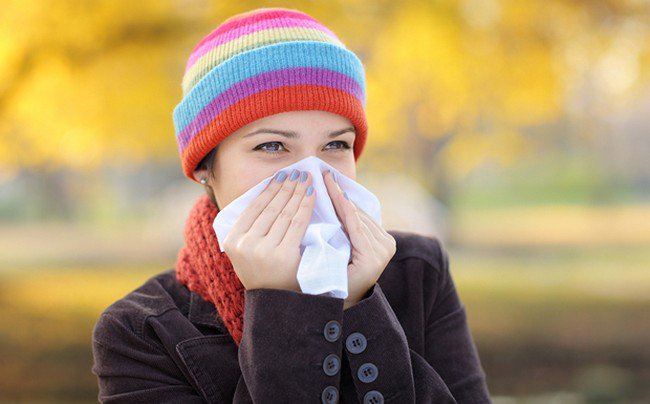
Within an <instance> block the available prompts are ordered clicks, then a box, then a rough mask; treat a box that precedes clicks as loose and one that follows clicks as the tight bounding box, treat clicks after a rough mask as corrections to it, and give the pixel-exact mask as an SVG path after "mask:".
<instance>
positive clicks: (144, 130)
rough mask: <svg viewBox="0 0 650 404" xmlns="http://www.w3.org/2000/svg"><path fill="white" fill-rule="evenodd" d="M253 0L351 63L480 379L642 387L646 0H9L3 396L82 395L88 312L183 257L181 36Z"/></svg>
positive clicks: (539, 391) (384, 175)
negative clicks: (452, 293)
mask: <svg viewBox="0 0 650 404" xmlns="http://www.w3.org/2000/svg"><path fill="white" fill-rule="evenodd" d="M264 6H284V7H293V8H298V9H300V10H302V11H305V12H307V13H309V14H311V15H313V16H314V17H316V18H317V19H319V20H320V21H322V22H323V23H324V24H325V25H327V26H328V27H330V28H331V29H332V30H333V31H334V32H336V33H337V34H338V36H339V37H340V38H341V39H342V40H343V42H344V43H345V44H346V46H347V47H348V48H350V49H351V50H353V51H354V52H355V53H356V54H357V55H359V57H360V58H361V59H362V61H363V62H364V64H365V66H366V73H367V88H368V105H367V114H368V119H369V125H370V131H369V138H368V143H367V145H366V148H365V150H364V153H363V155H362V156H361V158H360V159H359V161H358V166H357V170H358V178H357V180H358V181H359V182H360V183H361V184H363V185H364V186H366V187H367V188H369V189H370V190H371V191H373V192H374V193H375V194H376V195H377V196H378V197H379V199H380V201H381V202H382V210H383V221H384V225H385V228H386V229H388V230H390V229H395V230H409V231H415V232H419V233H422V234H428V235H434V236H436V237H439V238H440V239H441V240H442V241H443V243H444V244H445V246H446V247H447V249H448V250H449V253H450V266H451V271H452V275H453V277H454V280H455V282H456V285H457V288H458V290H459V292H460V295H461V299H462V300H463V302H464V304H465V305H466V308H467V312H468V316H469V323H470V327H471V330H472V334H473V336H474V340H475V342H476V344H477V347H478V350H479V354H480V357H481V362H482V364H483V367H484V369H485V371H486V373H487V381H488V386H489V388H490V392H491V393H492V395H493V398H494V401H495V402H498V403H518V402H526V403H528V402H531V403H533V402H534V403H547V402H553V403H583V402H594V403H595V402H622V403H626V402H627V403H637V402H647V401H645V400H647V399H648V398H649V397H650V348H649V345H648V342H649V341H650V136H649V134H648V132H649V130H650V40H649V39H650V2H649V1H647V0H589V1H577V0H545V1H533V0H531V1H521V0H464V1H452V0H438V1H433V0H429V1H415V0H412V1H411V0H409V1H396V0H390V1H389V0H346V1H342V0H338V1H333V0H328V1H285V2H262V1H246V0H239V1H236V2H235V1H217V0H210V1H208V0H176V1H169V0H149V1H144V0H140V1H117V0H94V1H90V0H88V1H73V0H47V1H46V0H40V1H38V0H33V1H25V0H2V1H1V2H0V61H1V62H0V358H1V359H0V363H1V365H0V400H2V401H19V400H27V401H30V402H34V401H39V400H42V401H50V400H54V401H66V402H67V401H79V402H93V401H95V400H96V396H97V387H96V380H95V377H94V375H92V374H91V373H90V367H91V365H92V355H91V345H90V341H91V331H92V327H93V325H94V323H95V321H96V319H97V317H98V315H99V314H100V313H101V311H102V310H103V309H104V308H106V307H107V306H108V305H109V304H110V303H112V302H113V301H115V300H117V299H118V298H120V297H122V296H124V295H125V294H126V293H128V292H129V291H131V290H132V289H134V288H135V287H137V286H138V285H140V284H141V283H142V282H144V281H145V280H146V279H147V278H149V277H150V276H152V275H153V274H156V273H159V272H162V271H163V270H166V269H169V268H172V267H173V266H174V263H175V258H176V253H177V251H178V249H179V248H180V247H181V246H182V245H183V225H184V222H185V218H186V217H187V213H188V209H189V207H190V206H191V204H192V203H193V201H194V200H195V199H196V198H197V197H198V196H199V195H201V193H202V192H203V189H202V188H201V187H200V186H199V185H198V184H195V183H193V182H192V181H190V180H188V179H187V178H185V177H184V176H183V175H182V171H181V166H180V160H179V156H178V149H177V144H176V141H175V140H174V128H173V123H172V110H173V108H174V106H175V105H176V104H177V103H178V102H179V101H180V99H181V96H182V92H181V84H180V83H181V77H182V74H183V70H184V67H185V62H186V60H187V57H188V56H189V53H190V51H191V50H192V48H193V47H194V45H195V44H196V43H197V42H198V41H199V40H200V39H201V38H202V37H203V36H205V35H206V34H207V33H208V32H210V31H211V30H212V29H213V28H214V27H216V26H217V25H218V24H219V23H220V22H222V21H223V20H224V19H225V18H227V17H229V16H231V15H233V14H235V13H239V12H243V11H247V10H249V9H252V8H256V7H264Z"/></svg>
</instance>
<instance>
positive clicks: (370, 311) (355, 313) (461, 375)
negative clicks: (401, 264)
mask: <svg viewBox="0 0 650 404" xmlns="http://www.w3.org/2000/svg"><path fill="white" fill-rule="evenodd" d="M436 244H437V245H438V247H436V248H440V251H439V257H440V265H438V268H439V269H438V270H437V272H436V276H431V277H429V278H430V279H432V281H434V282H436V284H435V285H432V286H431V287H430V288H429V289H428V290H432V291H435V297H432V298H429V301H431V300H433V303H432V307H431V308H430V310H429V311H428V315H427V321H426V322H425V329H424V335H425V352H424V355H420V354H418V353H417V352H415V351H414V350H413V349H411V348H410V347H409V345H408V342H407V339H406V335H405V333H404V330H403V329H402V327H401V325H400V323H399V321H398V319H397V317H396V315H395V313H394V312H393V310H392V308H391V306H390V305H389V303H388V301H387V299H386V296H385V295H384V293H383V291H382V289H381V286H380V285H379V284H378V283H376V284H375V285H374V286H373V287H372V289H371V290H370V292H369V295H368V296H367V297H366V298H365V299H363V300H361V301H360V302H359V303H357V304H356V305H354V306H352V307H350V308H348V309H346V310H345V311H344V312H343V330H344V335H343V336H344V338H345V339H344V345H345V355H346V357H347V358H348V361H349V364H350V369H351V373H352V376H353V380H354V383H355V387H356V390H357V396H358V399H359V401H360V402H364V397H366V395H368V396H372V395H382V396H383V398H384V401H385V402H417V403H472V404H474V403H490V402H491V401H490V397H489V393H488V390H487V385H486V381H485V374H484V372H483V369H482V367H481V365H480V362H479V357H478V353H477V350H476V347H475V346H474V343H473V340H472V337H471V334H470V331H469V327H468V324H467V320H466V314H465V307H464V305H462V304H461V302H460V299H459V296H458V293H457V291H456V288H455V286H454V282H453V280H452V277H451V274H450V272H449V264H448V262H449V261H448V257H447V254H446V252H445V251H444V250H442V248H441V247H440V245H439V244H438V243H436ZM418 259H419V258H418ZM428 269H431V270H434V271H435V270H436V268H434V267H431V268H428ZM425 290H427V289H426V288H425ZM426 301H427V300H426V299H425V302H426Z"/></svg>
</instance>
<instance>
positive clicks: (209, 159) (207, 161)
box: [196, 145, 219, 208]
mask: <svg viewBox="0 0 650 404" xmlns="http://www.w3.org/2000/svg"><path fill="white" fill-rule="evenodd" d="M218 148H219V145H216V146H215V147H214V148H213V149H212V150H210V151H209V152H208V154H206V155H205V157H203V159H201V161H199V164H197V165H196V169H197V170H202V169H206V170H207V171H208V178H210V179H211V180H213V179H214V175H213V173H212V167H214V158H215V156H216V155H217V149H218ZM205 193H206V194H207V195H208V197H209V198H210V201H212V204H213V205H214V206H216V207H217V208H219V205H217V199H216V198H215V196H214V190H213V189H212V187H211V186H209V185H207V184H206V185H205Z"/></svg>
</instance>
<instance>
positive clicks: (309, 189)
mask: <svg viewBox="0 0 650 404" xmlns="http://www.w3.org/2000/svg"><path fill="white" fill-rule="evenodd" d="M313 192H314V187H313V186H311V185H310V186H308V187H307V196H311V194H312V193H313Z"/></svg>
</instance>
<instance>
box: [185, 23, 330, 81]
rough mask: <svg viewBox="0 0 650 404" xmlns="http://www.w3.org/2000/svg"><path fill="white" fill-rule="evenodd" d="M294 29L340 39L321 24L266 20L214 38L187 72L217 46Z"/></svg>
mask: <svg viewBox="0 0 650 404" xmlns="http://www.w3.org/2000/svg"><path fill="white" fill-rule="evenodd" d="M293 27H305V28H314V29H317V30H320V31H322V32H324V33H326V34H328V35H330V36H332V37H334V38H336V39H338V37H337V36H336V35H335V34H334V33H333V32H332V31H330V30H329V29H328V28H327V27H325V26H323V25H322V24H320V23H317V22H313V21H309V20H305V19H296V18H285V19H282V20H278V19H275V20H264V21H260V22H257V23H255V24H249V25H245V26H242V27H237V28H235V29H233V30H232V31H228V32H225V33H223V34H222V35H219V36H216V37H214V38H213V39H212V40H211V41H209V42H206V43H204V44H203V45H202V46H201V47H200V48H199V49H197V50H195V51H194V52H193V53H192V54H191V55H190V58H189V60H188V61H187V65H186V67H185V71H186V72H187V71H188V70H189V69H190V68H191V67H192V66H193V65H194V64H195V63H196V61H197V60H198V59H199V58H201V57H202V56H203V55H205V54H206V53H208V52H209V51H211V50H212V49H214V48H216V47H217V46H220V45H223V44H225V43H227V42H230V41H234V40H235V39H237V38H239V37H241V36H244V35H248V34H251V33H253V32H257V31H262V30H265V29H271V28H293Z"/></svg>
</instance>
